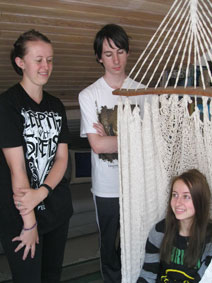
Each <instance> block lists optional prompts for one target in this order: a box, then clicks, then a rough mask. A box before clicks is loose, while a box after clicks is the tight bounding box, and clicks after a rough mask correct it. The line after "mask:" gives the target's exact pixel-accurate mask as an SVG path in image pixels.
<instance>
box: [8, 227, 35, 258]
mask: <svg viewBox="0 0 212 283" xmlns="http://www.w3.org/2000/svg"><path fill="white" fill-rule="evenodd" d="M12 241H13V242H15V241H20V243H19V244H18V246H17V248H16V249H15V252H18V251H19V250H21V249H22V248H24V247H25V248H24V254H23V257H22V259H23V260H25V259H26V258H27V255H28V253H30V251H31V258H34V256H35V249H36V244H39V237H38V231H37V227H35V228H33V229H32V230H28V231H24V230H22V231H21V234H20V236H18V237H15V238H13V239H12Z"/></svg>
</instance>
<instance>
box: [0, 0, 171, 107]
mask: <svg viewBox="0 0 212 283" xmlns="http://www.w3.org/2000/svg"><path fill="white" fill-rule="evenodd" d="M172 3H173V0H36V1H34V0H0V92H3V91H4V90H6V89H7V88H8V87H10V86H11V85H12V84H14V83H16V82H17V81H18V80H19V79H20V77H19V76H18V75H16V74H15V72H14V71H13V69H12V66H11V64H10V59H9V54H10V49H11V47H12V44H13V43H14V41H15V40H16V38H17V37H18V36H19V34H20V33H22V32H24V31H26V30H29V29H32V28H34V29H36V30H39V31H41V32H43V33H44V34H46V35H47V36H48V37H49V38H50V39H51V41H52V43H53V46H54V70H53V74H52V77H51V78H50V80H49V82H48V84H47V85H46V87H45V88H46V90H47V91H49V92H51V93H52V94H53V95H55V96H58V97H60V98H61V99H62V100H63V101H64V102H65V105H66V106H67V107H69V106H73V105H78V102H77V97H78V93H79V92H80V91H81V90H82V89H83V88H84V87H86V86H87V85H89V84H91V83H92V82H94V81H95V80H96V79H97V78H98V77H99V76H101V75H102V74H103V68H102V67H101V65H99V64H97V63H96V60H95V56H94V53H93V39H94V36H95V34H96V32H97V31H98V30H99V29H100V28H101V27H102V26H103V25H105V24H107V23H117V24H120V25H122V26H123V27H124V28H125V30H126V31H127V33H128V34H129V36H130V38H131V40H130V42H131V45H130V56H129V62H128V63H129V64H128V67H127V72H129V71H130V68H131V67H132V66H133V65H134V63H135V62H136V61H137V59H138V57H139V55H140V54H141V52H142V51H143V50H144V48H145V47H146V45H147V43H148V41H149V40H150V38H151V36H152V35H153V34H154V32H155V30H156V28H157V27H158V26H159V24H160V22H161V21H162V19H163V18H164V16H165V14H166V13H167V12H168V9H169V8H170V6H171V4H172Z"/></svg>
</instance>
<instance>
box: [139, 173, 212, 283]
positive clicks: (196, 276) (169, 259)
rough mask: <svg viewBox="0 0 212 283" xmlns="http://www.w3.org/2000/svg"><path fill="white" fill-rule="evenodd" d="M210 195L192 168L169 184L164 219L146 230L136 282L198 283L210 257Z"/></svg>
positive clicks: (211, 245) (206, 184) (201, 176)
mask: <svg viewBox="0 0 212 283" xmlns="http://www.w3.org/2000/svg"><path fill="white" fill-rule="evenodd" d="M210 200H211V194H210V190H209V186H208V183H207V180H206V178H205V176H204V175H203V174H201V173H200V172H199V171H198V170H196V169H192V170H189V171H187V172H185V173H183V174H181V175H180V176H178V177H175V178H174V179H173V181H172V185H171V191H170V197H169V202H168V208H167V213H166V218H165V219H163V220H162V221H160V222H159V223H157V224H156V225H155V226H154V227H153V229H152V230H151V231H150V234H149V237H148V239H147V243H146V254H145V260H144V264H143V268H142V271H141V273H140V277H139V279H138V281H137V282H182V283H183V282H186V283H190V282H199V281H200V280H201V278H202V276H203V274H204V272H205V270H206V268H207V266H208V265H209V263H210V261H211V258H212V223H211V221H210V219H209V212H210Z"/></svg>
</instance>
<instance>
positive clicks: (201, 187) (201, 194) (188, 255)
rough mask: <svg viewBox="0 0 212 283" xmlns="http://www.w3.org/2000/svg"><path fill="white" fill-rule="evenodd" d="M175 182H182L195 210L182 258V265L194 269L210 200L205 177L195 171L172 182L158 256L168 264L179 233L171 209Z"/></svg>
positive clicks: (177, 223) (176, 221)
mask: <svg viewBox="0 0 212 283" xmlns="http://www.w3.org/2000/svg"><path fill="white" fill-rule="evenodd" d="M177 180H182V181H183V182H184V183H185V184H186V186H187V187H188V188H189V191H190V194H191V197H192V201H193V205H194V209H195V215H194V218H193V222H192V225H191V228H190V233H189V244H188V248H187V249H186V251H185V257H184V263H185V264H186V265H187V266H188V267H194V266H195V265H196V264H197V261H198V259H199V257H200V255H201V252H202V250H203V247H204V243H205V238H206V232H207V226H208V223H209V217H210V216H209V214H210V198H211V194H210V189H209V186H208V182H207V180H206V177H205V176H204V175H203V174H202V173H200V172H199V171H198V170H197V169H191V170H189V171H187V172H184V173H183V174H181V175H180V176H177V177H175V178H173V180H172V184H171V190H170V196H169V202H168V208H167V213H166V228H165V234H164V238H163V241H162V245H161V249H160V256H161V259H162V260H164V261H166V262H168V263H169V262H170V260H171V253H172V249H173V246H174V241H175V237H176V235H177V233H179V220H177V219H176V217H175V215H174V213H173V211H172V208H171V198H172V190H173V185H174V183H175V182H176V181H177Z"/></svg>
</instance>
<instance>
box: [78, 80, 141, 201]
mask: <svg viewBox="0 0 212 283" xmlns="http://www.w3.org/2000/svg"><path fill="white" fill-rule="evenodd" d="M129 80H131V79H127V80H126V81H125V83H124V85H123V88H124V87H125V86H128V84H129ZM131 81H132V80H131ZM137 85H138V83H137V82H133V84H132V86H131V88H136V86H137ZM141 87H143V86H142V85H141V86H140V88H141ZM112 91H114V89H113V88H111V87H110V86H109V85H108V84H107V83H106V81H105V80H104V78H103V77H101V78H100V79H98V80H97V81H96V82H94V83H93V84H92V85H90V86H88V87H87V88H85V89H84V90H82V91H81V92H80V94H79V104H80V110H81V129H80V136H81V137H87V134H88V133H95V134H96V130H95V129H94V128H93V123H97V122H98V121H100V119H103V120H104V118H105V117H107V119H108V117H109V116H110V117H111V116H113V114H112V113H114V111H115V110H114V107H115V106H116V105H117V104H118V99H119V96H117V95H113V94H112ZM130 100H131V101H132V102H134V103H136V101H137V103H138V104H139V105H141V106H142V105H143V102H144V96H137V97H131V98H130ZM141 108H142V107H141ZM141 111H142V110H141ZM101 123H102V120H101ZM110 129H111V131H112V132H113V131H115V130H116V129H115V128H114V126H111V124H109V131H110ZM91 163H92V192H93V194H94V195H96V196H99V197H119V176H118V160H117V154H105V155H103V156H102V155H99V154H96V153H94V152H93V150H92V151H91Z"/></svg>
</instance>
